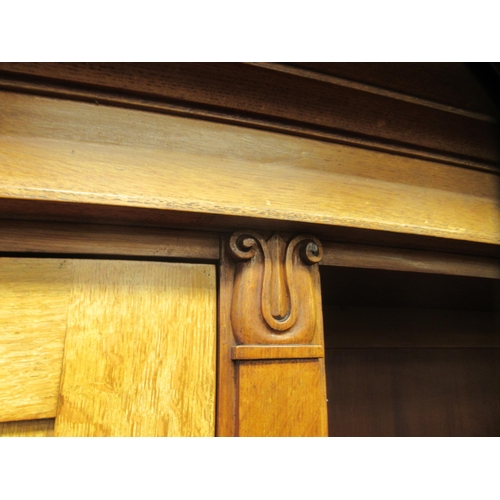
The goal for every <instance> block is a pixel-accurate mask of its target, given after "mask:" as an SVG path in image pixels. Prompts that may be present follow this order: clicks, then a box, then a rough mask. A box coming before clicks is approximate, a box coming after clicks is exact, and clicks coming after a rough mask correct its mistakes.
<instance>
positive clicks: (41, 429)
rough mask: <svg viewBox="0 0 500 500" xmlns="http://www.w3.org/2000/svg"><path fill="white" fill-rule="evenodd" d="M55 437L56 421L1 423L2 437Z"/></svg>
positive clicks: (0, 432)
mask: <svg viewBox="0 0 500 500" xmlns="http://www.w3.org/2000/svg"><path fill="white" fill-rule="evenodd" d="M52 436H54V419H53V418H45V419H41V420H20V421H18V422H1V423H0V437H52Z"/></svg>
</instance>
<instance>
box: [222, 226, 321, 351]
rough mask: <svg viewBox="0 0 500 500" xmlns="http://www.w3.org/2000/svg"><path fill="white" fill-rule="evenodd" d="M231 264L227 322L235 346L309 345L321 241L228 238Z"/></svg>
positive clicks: (246, 235)
mask: <svg viewBox="0 0 500 500" xmlns="http://www.w3.org/2000/svg"><path fill="white" fill-rule="evenodd" d="M228 246H229V249H228V254H229V256H230V257H231V258H232V259H233V261H234V262H235V269H234V283H233V293H232V303H231V326H232V330H233V335H234V337H235V339H236V341H237V343H238V344H309V343H310V342H311V341H312V340H313V337H314V335H315V332H316V325H317V317H316V316H317V308H318V303H317V301H318V300H320V299H319V297H320V293H319V290H318V286H319V278H318V266H317V264H318V262H319V261H320V260H321V258H322V256H323V249H322V246H321V243H320V242H319V240H318V239H317V238H315V237H314V236H310V235H299V236H295V237H293V238H291V239H285V238H284V237H283V236H282V235H280V234H274V235H273V236H271V237H270V238H269V239H268V240H267V241H266V240H265V239H264V238H263V237H262V236H261V235H259V234H258V233H256V232H254V231H250V230H248V231H238V232H236V233H234V234H233V235H232V236H231V238H230V239H229V245H228Z"/></svg>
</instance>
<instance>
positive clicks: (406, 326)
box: [323, 305, 500, 348]
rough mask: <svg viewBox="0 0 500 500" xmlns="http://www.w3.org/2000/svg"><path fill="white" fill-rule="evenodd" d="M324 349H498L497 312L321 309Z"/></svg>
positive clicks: (499, 314)
mask: <svg viewBox="0 0 500 500" xmlns="http://www.w3.org/2000/svg"><path fill="white" fill-rule="evenodd" d="M323 319H324V327H325V346H326V347H327V348H377V347H384V348H387V347H413V348H421V347H457V348H458V347H461V348H474V347H482V348H483V347H486V348H500V311H471V310H462V309H459V310H456V309H455V310H454V309H436V308H435V309H417V308H410V307H405V308H403V307H359V306H358V307H349V306H347V307H346V306H342V307H341V306H328V305H325V306H324V307H323Z"/></svg>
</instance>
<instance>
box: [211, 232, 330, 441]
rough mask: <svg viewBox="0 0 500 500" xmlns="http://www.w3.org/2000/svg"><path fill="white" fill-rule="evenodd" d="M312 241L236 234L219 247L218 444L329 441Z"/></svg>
mask: <svg viewBox="0 0 500 500" xmlns="http://www.w3.org/2000/svg"><path fill="white" fill-rule="evenodd" d="M321 257H322V247H321V243H320V242H319V241H318V240H317V238H315V237H314V236H310V235H298V236H291V235H285V234H273V235H272V236H270V237H268V238H266V237H264V236H263V235H260V234H258V233H256V232H254V231H251V230H248V231H238V232H236V233H234V234H233V235H231V236H230V237H229V238H228V239H227V241H226V242H225V244H224V248H223V252H222V264H221V289H220V312H219V313H220V344H219V397H218V422H217V425H218V426H217V434H218V435H219V436H327V435H328V429H327V425H328V424H327V402H326V383H325V367H324V341H323V321H322V311H321V290H320V278H319V270H318V262H319V261H320V260H321Z"/></svg>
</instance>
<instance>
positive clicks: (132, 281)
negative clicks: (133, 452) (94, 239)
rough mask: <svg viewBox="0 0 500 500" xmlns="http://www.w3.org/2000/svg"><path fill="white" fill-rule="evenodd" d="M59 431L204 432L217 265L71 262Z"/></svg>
mask: <svg viewBox="0 0 500 500" xmlns="http://www.w3.org/2000/svg"><path fill="white" fill-rule="evenodd" d="M75 275H76V276H75V286H74V288H73V295H72V300H71V305H70V310H69V316H68V333H67V336H66V344H65V355H64V368H63V375H62V381H61V394H60V399H59V407H58V414H57V418H56V427H55V434H56V435H57V436H211V435H214V431H215V429H214V426H215V423H214V422H215V343H216V340H215V332H216V328H215V303H216V296H215V294H216V291H215V268H214V266H210V265H194V264H193V265H191V264H168V263H154V262H124V261H94V260H86V261H83V260H82V261H78V266H77V268H76V272H75Z"/></svg>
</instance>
